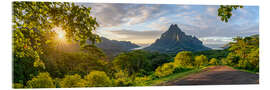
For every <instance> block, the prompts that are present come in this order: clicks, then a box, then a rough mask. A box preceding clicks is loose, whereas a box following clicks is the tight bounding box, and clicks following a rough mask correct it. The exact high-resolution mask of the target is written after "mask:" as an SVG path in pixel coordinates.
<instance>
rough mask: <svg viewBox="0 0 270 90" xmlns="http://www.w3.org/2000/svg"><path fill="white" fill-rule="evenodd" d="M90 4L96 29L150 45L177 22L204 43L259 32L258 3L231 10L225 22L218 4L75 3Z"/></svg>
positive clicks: (99, 31)
mask: <svg viewBox="0 0 270 90" xmlns="http://www.w3.org/2000/svg"><path fill="white" fill-rule="evenodd" d="M79 4H80V5H84V6H87V7H91V8H92V9H91V15H92V16H93V17H95V18H96V19H97V22H98V23H99V24H100V27H98V28H97V31H96V33H97V34H98V35H100V36H102V37H106V38H108V39H112V40H120V41H131V42H132V43H135V44H138V45H150V44H152V43H153V42H155V40H156V39H158V38H159V37H160V35H161V34H162V33H164V32H165V31H166V30H168V28H169V26H170V24H177V25H178V27H179V28H180V29H181V30H182V31H183V32H185V33H186V34H187V35H193V36H196V37H198V38H199V39H200V40H201V41H202V42H203V44H205V45H210V46H211V45H224V44H226V43H228V42H231V41H232V38H233V37H236V36H242V37H244V36H250V35H253V34H259V7H258V6H244V8H241V9H237V10H234V11H233V12H232V13H233V15H232V17H231V19H230V20H229V22H228V23H225V22H222V21H221V20H220V17H218V16H217V15H218V14H217V9H218V8H219V5H180V4H179V5H178V4H177V5H175V4H112V3H98V4H95V3H79Z"/></svg>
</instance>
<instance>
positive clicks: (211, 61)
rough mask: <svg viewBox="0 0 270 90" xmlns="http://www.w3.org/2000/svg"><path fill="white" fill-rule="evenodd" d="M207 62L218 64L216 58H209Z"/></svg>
mask: <svg viewBox="0 0 270 90" xmlns="http://www.w3.org/2000/svg"><path fill="white" fill-rule="evenodd" d="M209 64H211V65H217V64H218V62H217V59H216V58H212V59H210V62H209Z"/></svg>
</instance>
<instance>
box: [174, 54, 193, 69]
mask: <svg viewBox="0 0 270 90" xmlns="http://www.w3.org/2000/svg"><path fill="white" fill-rule="evenodd" d="M191 55H192V53H191V52H190V51H182V52H179V53H178V54H177V55H176V56H175V58H174V66H175V67H178V66H181V67H188V66H192V63H193V61H192V57H191Z"/></svg>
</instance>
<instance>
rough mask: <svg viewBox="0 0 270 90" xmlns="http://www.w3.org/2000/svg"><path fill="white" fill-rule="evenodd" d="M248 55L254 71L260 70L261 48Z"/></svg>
mask: <svg viewBox="0 0 270 90" xmlns="http://www.w3.org/2000/svg"><path fill="white" fill-rule="evenodd" d="M248 57H249V58H248V60H249V63H250V64H251V69H253V70H254V71H259V48H257V49H256V50H254V51H252V52H251V53H250V54H249V55H248Z"/></svg>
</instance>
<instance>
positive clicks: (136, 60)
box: [113, 50, 152, 76]
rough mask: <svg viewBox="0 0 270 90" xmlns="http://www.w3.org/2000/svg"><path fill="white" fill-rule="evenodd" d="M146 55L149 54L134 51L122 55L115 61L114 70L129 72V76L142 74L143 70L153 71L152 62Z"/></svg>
mask: <svg viewBox="0 0 270 90" xmlns="http://www.w3.org/2000/svg"><path fill="white" fill-rule="evenodd" d="M146 55H147V52H145V51H142V50H134V51H131V52H127V53H121V54H119V55H118V56H116V57H115V58H114V60H113V65H114V68H115V69H116V70H117V71H120V70H125V71H127V73H128V75H129V76H131V75H133V74H136V73H140V71H142V69H143V70H145V71H151V69H152V66H151V65H150V64H151V62H150V60H149V59H148V58H147V56H146Z"/></svg>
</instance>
